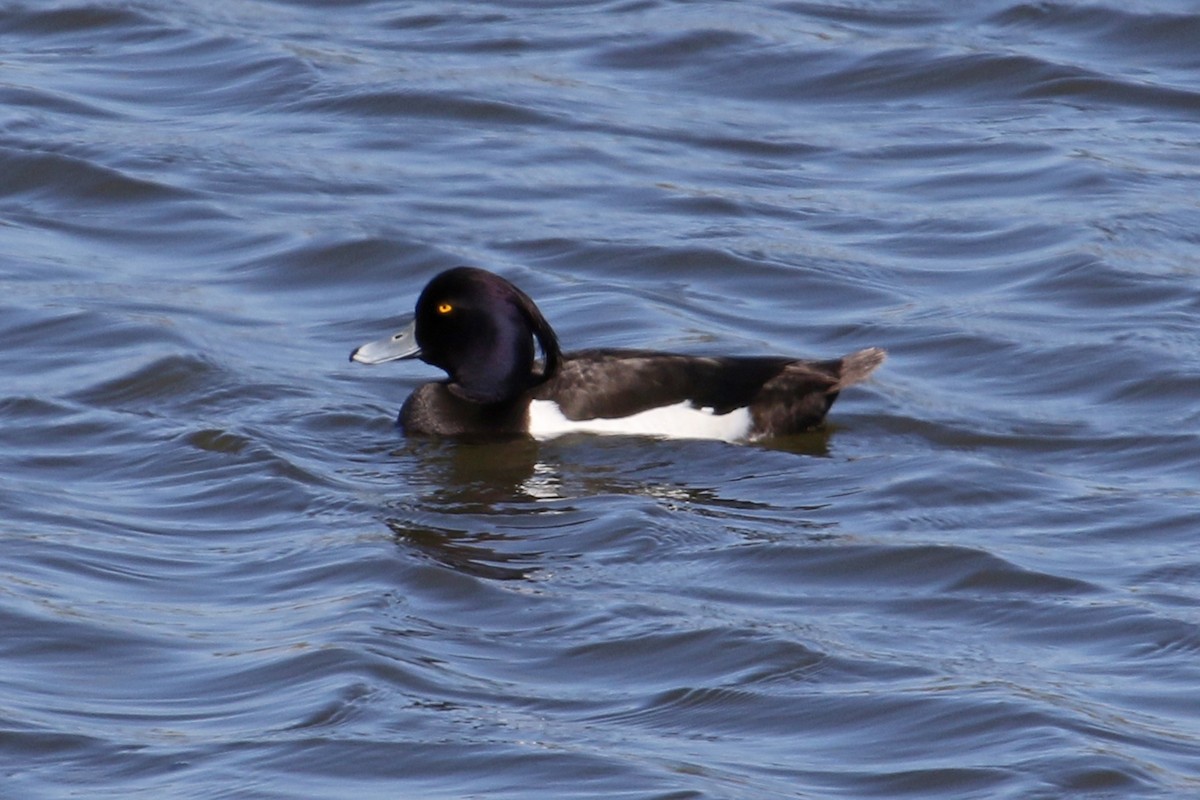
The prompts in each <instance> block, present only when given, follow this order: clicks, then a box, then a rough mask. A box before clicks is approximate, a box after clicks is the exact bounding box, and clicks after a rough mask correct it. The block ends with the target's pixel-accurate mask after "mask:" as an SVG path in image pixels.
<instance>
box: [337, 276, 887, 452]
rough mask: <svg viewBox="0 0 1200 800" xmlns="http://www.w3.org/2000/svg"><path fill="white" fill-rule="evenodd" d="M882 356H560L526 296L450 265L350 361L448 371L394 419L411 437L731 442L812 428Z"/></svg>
mask: <svg viewBox="0 0 1200 800" xmlns="http://www.w3.org/2000/svg"><path fill="white" fill-rule="evenodd" d="M535 340H536V341H537V344H538V347H539V348H540V349H541V351H542V361H541V362H535V359H534V356H535V353H534V341H535ZM885 355H886V354H885V353H884V351H883V350H882V349H880V348H878V347H870V348H867V349H866V350H859V351H858V352H856V353H851V354H850V355H848V356H844V357H843V358H835V359H831V360H829V361H800V360H796V359H792V358H780V357H770V356H768V357H717V358H710V357H703V356H688V355H676V354H673V353H659V352H654V351H650V350H615V349H604V350H580V351H577V352H573V353H562V352H560V351H559V347H558V337H557V336H555V334H554V330H553V329H552V328H551V327H550V324H549V323H548V322H546V319H545V317H543V316H542V313H541V311H539V310H538V308H537V306H536V305H534V303H533V301H532V300H530V299H529V297H528V295H526V294H525V293H524V292H522V291H521V290H520V289H518V288H517V287H515V286H513V285H512V284H511V283H509V282H508V281H507V280H505V279H504V278H501V277H500V276H499V275H495V274H493V273H491V272H488V271H486V270H482V269H476V268H474V267H455V268H453V269H449V270H447V271H445V272H443V273H441V274H440V275H438V276H436V277H435V278H434V279H433V280H431V281H430V282H429V284H428V285H427V286H426V287H425V289H424V290H423V291H422V292H421V296H420V298H418V300H417V309H416V314H415V315H414V316H413V319H412V321H411V322H410V323H409V324H408V325H407V326H406V327H405V328H404V329H403V330H401V331H399V332H398V333H395V334H393V335H392V336H389V337H387V338H386V339H380V340H379V341H375V342H370V343H368V344H364V345H363V346H361V347H359V348H358V349H356V350H355V351H354V352H353V353H351V354H350V359H351V360H352V361H358V362H359V363H362V364H380V363H382V362H385V361H394V360H396V359H402V358H419V359H421V360H422V361H424V362H426V363H428V364H432V365H433V366H435V367H439V368H441V369H443V370H445V371H446V372H447V373H448V374H449V378H447V379H446V380H444V381H440V382H436V383H426V384H424V385H422V386H419V387H418V388H417V390H416V391H414V392H413V393H412V394H411V395H410V396H409V398H408V399H407V400H406V401H405V402H404V406H403V407H402V408H401V409H400V419H399V422H400V425H401V426H402V427H403V428H404V431H405V432H406V433H410V434H433V435H441V436H460V435H523V434H528V435H531V436H534V437H537V438H547V437H552V436H557V435H560V434H564V433H570V432H573V431H583V432H590V433H617V434H643V435H650V436H668V437H680V438H699V439H724V440H727V441H735V440H741V439H760V438H763V437H769V436H781V435H786V434H791V433H798V432H800V431H804V430H807V429H809V428H812V427H814V426H815V425H817V424H819V423H820V422H821V420H822V419H824V418H825V413H826V412H827V411H828V410H829V407H830V406H831V405H833V401H834V400H835V399H836V398H837V396H838V392H839V391H841V390H842V389H844V388H846V387H847V386H850V385H852V384H855V383H858V382H860V381H862V380H864V379H865V378H867V376H869V375H870V374H871V373H872V372H873V371H874V370H875V368H876V367H878V366H879V365H880V364H881V363H882V362H883V359H884V357H885Z"/></svg>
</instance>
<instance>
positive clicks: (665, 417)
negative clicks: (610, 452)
mask: <svg viewBox="0 0 1200 800" xmlns="http://www.w3.org/2000/svg"><path fill="white" fill-rule="evenodd" d="M567 433H607V434H617V435H622V434H623V435H626V436H665V437H667V438H669V439H721V440H723V441H726V442H733V441H737V440H739V439H745V438H746V436H747V435H748V434H749V433H750V410H749V409H747V408H738V409H734V410H733V411H730V412H729V413H728V414H714V413H713V410H712V409H711V408H696V407H695V406H693V405H691V404H689V403H688V402H686V401H684V402H682V403H676V404H675V405H673V406H662V407H661V408H651V409H649V410H647V411H641V412H638V413H637V414H633V415H631V416H628V417H614V418H611V419H580V420H574V419H567V418H566V417H565V416H563V413H562V411H561V410H560V409H559V407H558V403H555V402H554V401H553V400H534V401H533V402H532V403H530V404H529V435H530V436H533V437H534V438H537V439H551V438H553V437H555V436H562V435H563V434H567Z"/></svg>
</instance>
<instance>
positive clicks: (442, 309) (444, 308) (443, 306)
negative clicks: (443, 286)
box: [438, 303, 454, 314]
mask: <svg viewBox="0 0 1200 800" xmlns="http://www.w3.org/2000/svg"><path fill="white" fill-rule="evenodd" d="M453 310H454V306H452V305H450V304H449V303H438V313H439V314H449V313H450V312H451V311H453Z"/></svg>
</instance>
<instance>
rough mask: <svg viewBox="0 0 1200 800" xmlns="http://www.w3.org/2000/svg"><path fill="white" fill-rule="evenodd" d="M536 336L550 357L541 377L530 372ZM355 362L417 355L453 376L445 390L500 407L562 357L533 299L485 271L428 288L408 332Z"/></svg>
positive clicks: (360, 352)
mask: <svg viewBox="0 0 1200 800" xmlns="http://www.w3.org/2000/svg"><path fill="white" fill-rule="evenodd" d="M414 339H415V344H414ZM534 339H537V342H538V344H539V345H540V346H541V349H542V354H543V356H544V358H545V365H544V367H543V369H542V371H541V373H540V374H535V373H534V371H533V366H534ZM350 357H351V358H352V359H354V360H356V361H361V362H364V363H380V362H382V361H390V360H393V359H397V358H420V359H421V360H422V361H424V362H426V363H428V364H432V365H433V366H435V367H440V368H441V369H444V370H445V371H446V372H447V373H448V374H449V376H450V380H449V382H448V383H447V388H449V390H450V391H451V392H452V393H453V394H455V395H456V396H458V397H461V398H463V399H465V400H470V401H472V402H475V403H498V402H502V401H505V400H511V399H514V398H516V397H517V396H518V395H520V394H521V393H522V392H524V391H525V390H526V389H528V388H530V387H531V386H532V385H534V384H536V383H539V382H541V381H542V380H545V379H546V378H548V377H550V376H551V375H553V374H554V373H555V372H556V371H557V369H558V363H559V358H560V354H559V349H558V338H557V337H556V336H555V335H554V330H553V329H552V328H551V327H550V324H549V323H548V322H546V319H545V318H544V317H543V316H542V312H541V311H539V310H538V307H537V306H536V305H534V303H533V301H532V300H530V299H529V297H528V295H526V294H525V293H524V292H522V291H521V290H520V289H518V288H517V287H515V286H513V285H512V284H511V283H509V282H508V281H506V280H505V279H504V278H501V277H500V276H499V275H495V274H493V273H491V272H488V271H487V270H482V269H476V268H474V267H454V268H453V269H448V270H446V271H445V272H443V273H441V274H440V275H437V276H436V277H435V278H434V279H433V280H431V281H430V282H429V283H428V285H426V287H425V289H424V290H423V291H422V292H421V296H420V297H419V298H418V299H417V308H416V314H415V316H414V319H413V322H412V324H411V325H410V326H409V327H408V328H406V329H405V330H403V331H400V332H399V333H397V334H395V335H393V336H391V337H388V338H387V339H381V340H380V341H378V342H372V343H370V344H366V345H363V346H362V347H360V348H358V349H357V350H355V351H354V353H352V354H351V356H350Z"/></svg>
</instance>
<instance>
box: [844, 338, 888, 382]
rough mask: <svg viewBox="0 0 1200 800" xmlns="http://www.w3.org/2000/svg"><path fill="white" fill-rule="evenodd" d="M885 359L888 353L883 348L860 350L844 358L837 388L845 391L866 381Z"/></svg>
mask: <svg viewBox="0 0 1200 800" xmlns="http://www.w3.org/2000/svg"><path fill="white" fill-rule="evenodd" d="M885 358H887V351H886V350H884V349H883V348H882V347H868V348H867V349H866V350H859V351H858V352H857V353H851V354H850V355H848V356H845V357H843V358H842V369H841V373H840V374H839V375H838V382H837V388H838V389H839V390H840V389H845V388H846V387H847V386H853V385H854V384H856V383H861V382H862V381H865V380H866V379H867V378H869V377H870V376H871V373H872V372H874V371H875V370H876V369H878V368H879V365H880V364H882V363H883V360H884V359H885Z"/></svg>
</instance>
